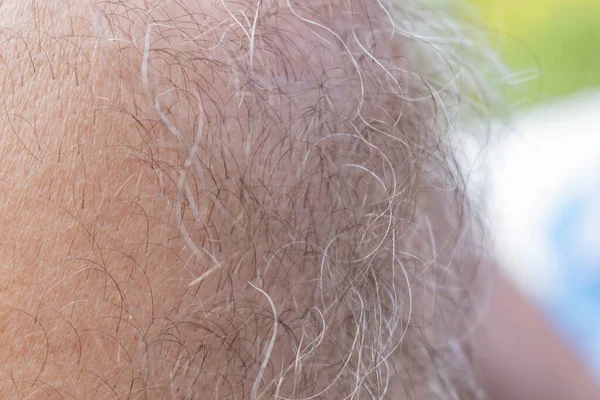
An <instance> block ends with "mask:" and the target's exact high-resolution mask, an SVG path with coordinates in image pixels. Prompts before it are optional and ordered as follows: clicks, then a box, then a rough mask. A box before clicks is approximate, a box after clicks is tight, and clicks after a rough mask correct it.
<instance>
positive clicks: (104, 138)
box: [0, 0, 481, 400]
mask: <svg viewBox="0 0 600 400" xmlns="http://www.w3.org/2000/svg"><path fill="white" fill-rule="evenodd" d="M418 3H419V2H417V4H416V5H415V4H413V2H411V1H407V2H397V3H392V4H383V3H379V2H376V1H362V0H351V1H341V0H340V1H333V2H322V1H317V0H309V1H303V2H291V1H290V2H287V1H263V2H250V1H246V0H242V1H239V2H229V1H212V0H202V1H196V0H177V1H176V0H172V1H164V0H153V1H151V0H118V1H95V0H93V1H92V0H46V1H36V0H26V1H24V0H4V1H2V2H0V34H1V38H2V39H1V40H2V44H1V46H0V62H1V64H2V68H0V84H1V85H2V91H1V92H0V98H1V102H0V132H1V133H2V134H1V136H0V159H2V168H1V169H0V210H1V211H2V212H1V213H0V218H1V219H0V227H1V229H0V261H1V262H0V268H1V273H2V279H1V280H0V305H1V307H0V398H1V399H246V398H247V399H252V400H254V399H271V398H276V397H277V398H290V399H342V398H348V399H358V398H378V399H379V398H381V399H385V398H394V399H405V398H406V399H413V398H419V399H420V398H445V399H471V398H473V399H475V398H479V397H478V396H481V392H480V391H479V390H478V385H477V384H476V383H475V381H474V377H473V374H472V373H471V369H470V362H469V351H468V342H469V337H470V334H471V333H472V332H471V331H472V329H470V328H471V325H472V324H471V323H469V321H474V320H475V318H474V314H472V313H471V306H472V304H473V303H474V298H476V295H477V288H478V276H477V268H476V267H475V266H476V265H477V264H478V263H479V259H480V254H479V253H480V250H479V247H480V244H479V243H478V240H476V239H475V238H476V237H477V235H476V234H475V233H474V232H475V224H474V222H473V221H475V220H476V218H475V217H474V216H473V215H472V213H471V209H470V207H469V203H468V201H467V199H466V197H465V194H464V192H465V190H464V181H463V178H462V174H461V173H460V172H459V170H458V168H457V167H456V163H455V162H454V160H453V158H452V154H453V145H454V143H453V142H452V137H451V135H448V133H449V132H450V131H451V128H452V126H453V124H454V123H455V122H456V121H457V120H456V118H458V117H457V113H458V111H457V110H458V107H457V104H458V98H459V91H458V83H457V82H458V76H456V77H455V75H456V71H455V70H453V64H452V62H451V59H450V58H448V57H449V56H448V57H447V56H444V57H441V56H440V57H439V58H432V54H431V53H435V54H438V49H433V50H435V51H432V47H430V46H429V44H427V43H426V42H425V41H424V40H423V39H422V38H421V37H419V36H418V35H416V33H415V32H417V27H418V26H420V25H423V21H427V23H426V24H424V25H423V26H425V25H434V26H435V25H436V24H434V23H433V22H435V21H437V20H438V19H435V18H433V19H431V18H427V15H426V14H425V10H424V8H423V7H422V5H420V4H418ZM443 18H445V17H441V16H440V17H439V19H440V20H442V19H443ZM428 29H429V28H428ZM431 29H433V28H431ZM440 29H441V28H440ZM465 68H466V67H465ZM435 396H438V397H435Z"/></svg>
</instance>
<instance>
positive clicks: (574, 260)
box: [544, 188, 600, 379]
mask: <svg viewBox="0 0 600 400" xmlns="http://www.w3.org/2000/svg"><path fill="white" fill-rule="evenodd" d="M598 207H600V190H598V189H597V188H591V189H590V190H589V191H587V192H585V193H579V194H577V195H573V196H570V197H566V198H565V201H564V202H562V205H561V206H560V207H559V209H558V212H557V213H556V214H555V215H554V216H553V218H552V220H551V224H550V230H549V232H548V237H547V240H548V242H549V244H550V246H549V247H550V248H551V254H550V255H551V257H552V258H553V259H554V260H556V261H557V263H558V265H559V270H558V282H559V284H558V285H557V288H558V289H557V290H556V292H555V293H552V295H551V296H549V298H548V299H546V304H544V306H545V308H546V310H547V311H548V314H549V315H550V318H551V319H552V320H554V321H555V322H556V323H557V326H558V328H559V330H560V331H562V333H563V334H565V336H566V337H567V338H569V339H570V340H572V342H573V343H574V344H575V346H576V348H577V349H578V350H579V351H580V353H581V355H582V356H583V357H584V358H585V359H586V360H587V361H588V363H589V364H590V366H591V367H592V369H593V370H594V372H595V373H596V374H597V376H598V378H599V379H600V258H599V257H598V254H599V252H598V249H594V248H593V247H590V246H589V245H587V246H586V245H584V244H583V243H582V237H583V236H584V235H583V232H582V231H585V232H586V235H588V237H589V232H590V226H591V227H592V231H591V232H592V234H593V235H594V237H596V238H598V236H597V235H600V221H594V220H593V219H594V218H596V219H598V218H597V216H598V215H600V214H599V213H598ZM594 216H595V217H594ZM590 224H591V225H590ZM592 242H594V241H592ZM595 242H596V243H598V241H597V240H595Z"/></svg>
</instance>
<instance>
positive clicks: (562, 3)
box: [471, 0, 600, 104]
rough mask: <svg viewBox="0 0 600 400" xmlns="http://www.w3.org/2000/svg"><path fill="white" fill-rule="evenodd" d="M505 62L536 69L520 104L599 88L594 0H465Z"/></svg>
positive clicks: (599, 27)
mask: <svg viewBox="0 0 600 400" xmlns="http://www.w3.org/2000/svg"><path fill="white" fill-rule="evenodd" d="M471 1H472V3H473V5H474V6H475V8H476V10H477V11H478V13H479V15H480V16H481V17H482V19H483V21H484V24H485V25H486V27H487V28H488V29H490V32H491V37H492V38H493V40H494V43H495V45H496V46H498V48H499V50H500V52H501V54H502V56H503V58H504V60H505V61H506V62H507V64H508V65H509V66H511V67H513V68H515V69H517V70H526V69H530V68H536V69H538V70H539V72H540V76H539V78H537V79H535V80H533V81H530V82H528V83H527V84H526V85H525V86H524V89H523V90H524V92H523V90H520V95H522V96H524V97H525V99H524V103H525V104H532V103H536V102H540V101H544V100H547V99H548V98H549V97H556V96H564V95H568V94H570V93H574V92H576V91H579V90H582V89H585V88H589V87H599V88H600V0H471Z"/></svg>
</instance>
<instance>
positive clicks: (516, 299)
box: [475, 276, 600, 400]
mask: <svg viewBox="0 0 600 400" xmlns="http://www.w3.org/2000/svg"><path fill="white" fill-rule="evenodd" d="M475 345H476V347H475V355H476V367H477V369H478V371H479V372H480V376H481V378H482V379H483V382H484V384H485V387H486V389H487V390H488V393H489V395H490V397H491V399H493V400H504V399H511V400H531V399H544V400H564V399H569V400H594V399H598V398H600V387H599V386H598V384H597V382H595V380H594V379H593V377H592V375H591V373H590V371H589V370H588V369H587V368H586V367H585V366H584V364H583V363H582V361H581V360H580V359H579V358H578V357H577V356H576V355H575V352H574V351H573V349H572V348H570V346H569V345H567V344H566V342H565V341H564V340H563V338H561V337H559V335H558V334H557V333H556V332H555V331H554V330H553V328H552V327H551V326H550V325H549V323H548V321H546V320H545V318H544V317H543V316H542V314H541V313H540V311H539V310H538V309H537V308H536V307H535V306H534V305H533V304H532V303H531V302H530V300H528V299H526V298H525V296H524V295H523V294H522V293H520V292H519V289H518V288H516V287H515V286H514V284H513V283H512V282H510V280H509V279H507V278H506V277H503V276H498V277H497V279H495V281H494V285H493V290H492V294H491V298H490V303H489V310H488V311H487V313H486V314H485V316H484V319H483V321H482V326H481V328H480V330H479V332H477V334H476V340H475Z"/></svg>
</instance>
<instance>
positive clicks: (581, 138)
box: [470, 0, 600, 381]
mask: <svg viewBox="0 0 600 400" xmlns="http://www.w3.org/2000/svg"><path fill="white" fill-rule="evenodd" d="M470 1H471V2H472V3H473V6H474V7H475V9H476V10H477V12H478V13H479V15H480V16H481V17H482V20H483V23H484V27H483V28H484V29H486V30H488V31H489V32H490V33H491V37H492V39H493V42H494V43H493V44H494V46H495V47H496V48H497V49H498V50H499V52H500V53H501V55H502V57H503V59H504V61H505V62H506V63H507V64H508V65H509V66H510V67H512V68H513V69H515V70H517V71H522V72H523V73H522V75H521V76H522V77H524V78H526V79H524V80H523V82H521V83H520V84H519V86H518V90H515V91H514V92H513V91H511V92H510V93H509V97H511V98H510V100H511V102H512V103H513V104H515V105H516V106H515V108H516V111H515V113H514V114H515V115H514V118H513V119H512V120H511V122H510V123H509V124H508V126H507V125H506V124H498V125H499V126H501V127H502V128H499V130H504V132H499V133H498V134H497V135H494V137H497V138H498V139H497V140H495V141H494V143H493V145H492V146H491V151H490V155H489V164H490V165H491V171H490V177H491V182H492V185H491V186H492V189H491V190H490V192H489V194H488V196H487V199H486V200H487V203H488V206H489V212H490V215H491V224H492V226H493V227H494V236H495V239H496V240H497V254H498V257H499V258H500V260H501V261H502V264H503V265H504V266H505V268H506V269H507V271H508V274H509V275H510V276H511V277H512V278H513V279H514V280H515V282H517V283H518V285H519V286H520V287H521V288H522V289H523V290H524V291H525V292H526V294H527V295H528V296H530V298H532V299H533V300H534V301H535V302H536V303H537V304H538V305H539V306H540V307H541V308H542V309H543V310H544V312H545V313H546V315H547V316H549V318H550V320H551V321H552V322H553V324H554V326H555V327H556V328H557V330H558V331H559V332H560V333H561V334H562V335H563V336H564V337H566V338H567V339H568V340H569V341H570V342H571V343H572V344H573V345H574V347H575V348H577V349H578V351H579V354H580V355H581V356H582V357H583V358H584V359H585V360H586V362H587V363H588V365H589V366H590V367H591V368H592V369H593V371H594V372H595V373H596V376H597V377H598V379H599V381H600V178H599V176H600V1H599V0H470Z"/></svg>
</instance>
